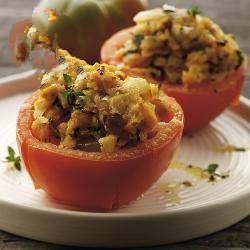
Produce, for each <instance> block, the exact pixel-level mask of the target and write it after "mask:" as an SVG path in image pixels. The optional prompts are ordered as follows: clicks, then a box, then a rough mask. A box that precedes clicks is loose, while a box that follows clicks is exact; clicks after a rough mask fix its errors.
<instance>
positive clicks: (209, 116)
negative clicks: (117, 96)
mask: <svg viewBox="0 0 250 250" xmlns="http://www.w3.org/2000/svg"><path fill="white" fill-rule="evenodd" d="M130 36H131V28H128V29H124V30H122V31H120V32H118V33H116V34H115V35H113V36H112V37H111V38H110V39H109V40H107V41H106V43H105V44H104V45H103V47H102V50H101V59H102V62H105V63H110V64H119V63H120V62H121V61H119V60H118V59H116V58H115V52H116V51H117V50H118V49H119V48H120V47H121V46H122V45H123V44H124V42H125V41H126V40H128V39H129V38H130ZM246 69H247V67H246V63H245V64H243V65H242V66H241V67H240V68H239V69H237V70H236V71H235V72H234V73H233V74H231V75H229V76H227V77H225V78H224V79H223V80H222V81H221V82H218V83H216V84H211V83H202V84H194V85H195V86H191V87H189V88H185V87H183V86H182V85H178V86H177V85H173V84H168V83H167V82H166V81H165V82H164V81H163V82H161V86H162V89H163V91H164V92H165V93H167V94H168V95H169V96H172V97H174V98H175V99H176V100H177V102H178V103H179V104H180V105H181V107H182V109H183V112H184V116H185V127H184V133H192V132H195V131H197V130H199V129H201V128H203V127H204V126H206V125H207V124H208V123H209V122H210V121H211V120H213V119H214V118H215V117H217V116H218V115H219V114H221V113H222V112H223V111H224V110H225V109H226V108H227V107H228V106H229V105H230V104H232V103H237V102H238V99H239V96H240V92H241V89H242V86H243V82H244V79H245V75H246ZM125 71H126V73H127V74H128V75H133V76H136V75H137V76H138V73H135V72H133V69H132V68H131V69H127V70H125ZM140 76H141V77H144V78H147V79H148V80H149V81H151V82H154V83H159V82H157V81H156V80H155V79H153V78H150V77H148V76H145V75H143V74H140Z"/></svg>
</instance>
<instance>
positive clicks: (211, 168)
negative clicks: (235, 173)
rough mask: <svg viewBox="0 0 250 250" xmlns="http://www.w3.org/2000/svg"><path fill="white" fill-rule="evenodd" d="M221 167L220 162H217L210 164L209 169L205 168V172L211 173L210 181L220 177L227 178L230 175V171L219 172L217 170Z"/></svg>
mask: <svg viewBox="0 0 250 250" xmlns="http://www.w3.org/2000/svg"><path fill="white" fill-rule="evenodd" d="M218 167H219V164H217V163H211V164H209V165H208V167H207V169H205V170H203V171H204V172H208V174H209V181H211V182H213V181H216V180H218V179H219V180H220V179H226V178H227V177H229V172H227V173H223V174H222V173H219V172H216V170H217V168H218Z"/></svg>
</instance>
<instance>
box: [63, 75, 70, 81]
mask: <svg viewBox="0 0 250 250" xmlns="http://www.w3.org/2000/svg"><path fill="white" fill-rule="evenodd" d="M63 79H64V81H65V82H66V83H71V82H72V78H71V76H70V75H67V74H63Z"/></svg>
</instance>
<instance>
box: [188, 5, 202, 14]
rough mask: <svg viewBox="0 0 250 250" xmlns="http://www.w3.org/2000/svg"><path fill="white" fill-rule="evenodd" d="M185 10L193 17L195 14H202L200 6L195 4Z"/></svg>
mask: <svg viewBox="0 0 250 250" xmlns="http://www.w3.org/2000/svg"><path fill="white" fill-rule="evenodd" d="M187 12H188V14H189V15H191V16H193V17H195V16H196V15H200V14H202V11H201V9H200V7H199V6H197V5H194V6H192V7H191V8H190V9H189V10H188V11H187Z"/></svg>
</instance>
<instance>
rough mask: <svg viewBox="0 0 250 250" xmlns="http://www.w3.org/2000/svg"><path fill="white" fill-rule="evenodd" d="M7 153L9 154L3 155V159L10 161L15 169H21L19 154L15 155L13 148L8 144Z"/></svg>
mask: <svg viewBox="0 0 250 250" xmlns="http://www.w3.org/2000/svg"><path fill="white" fill-rule="evenodd" d="M8 153H9V155H8V156H6V157H5V159H6V160H7V161H8V162H9V163H12V164H13V166H14V167H15V169H16V170H18V171H21V159H20V156H16V153H15V150H14V149H13V148H12V147H11V146H8Z"/></svg>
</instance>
